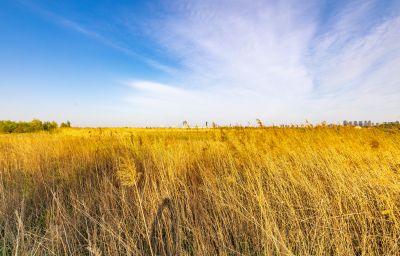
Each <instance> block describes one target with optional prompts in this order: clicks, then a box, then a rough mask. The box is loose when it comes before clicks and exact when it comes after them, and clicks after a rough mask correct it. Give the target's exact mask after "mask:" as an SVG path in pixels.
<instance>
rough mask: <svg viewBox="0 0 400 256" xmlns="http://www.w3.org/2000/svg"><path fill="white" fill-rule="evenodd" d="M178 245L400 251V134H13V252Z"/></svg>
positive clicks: (8, 182) (343, 130) (9, 195)
mask: <svg viewBox="0 0 400 256" xmlns="http://www.w3.org/2000/svg"><path fill="white" fill-rule="evenodd" d="M165 198H168V200H164V199H165ZM175 248H176V249H175ZM174 250H176V251H177V253H176V254H178V253H179V254H180V255H400V253H399V252H400V132H399V130H395V129H382V128H368V129H353V128H351V127H314V128H310V127H307V128H268V127H261V128H240V127H237V128H211V129H194V128H191V129H161V128H160V129H124V128H120V129H78V128H71V129H70V128H67V129H62V130H60V131H59V132H53V133H47V132H39V133H34V134H7V135H0V254H1V255H54V254H55V255H151V254H153V255H159V254H173V252H174Z"/></svg>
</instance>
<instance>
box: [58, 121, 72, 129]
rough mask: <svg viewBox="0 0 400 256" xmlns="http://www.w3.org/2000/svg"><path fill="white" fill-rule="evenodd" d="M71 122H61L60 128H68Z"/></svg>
mask: <svg viewBox="0 0 400 256" xmlns="http://www.w3.org/2000/svg"><path fill="white" fill-rule="evenodd" d="M70 127H71V122H70V121H67V122H66V123H61V125H60V128H70Z"/></svg>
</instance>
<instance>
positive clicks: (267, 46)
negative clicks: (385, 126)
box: [136, 1, 400, 122]
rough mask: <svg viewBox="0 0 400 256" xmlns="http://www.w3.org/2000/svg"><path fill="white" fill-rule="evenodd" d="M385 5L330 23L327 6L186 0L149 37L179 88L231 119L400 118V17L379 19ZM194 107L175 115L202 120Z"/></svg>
mask: <svg viewBox="0 0 400 256" xmlns="http://www.w3.org/2000/svg"><path fill="white" fill-rule="evenodd" d="M377 4H378V2H377V1H363V2H357V3H350V4H346V5H343V6H341V7H340V8H339V10H338V11H337V13H336V14H334V15H332V16H331V17H330V18H329V20H328V21H326V22H325V24H322V21H321V19H320V17H321V11H322V9H323V6H321V4H320V3H318V2H309V4H308V5H304V3H301V4H300V3H298V2H296V1H282V2H279V3H272V2H266V1H252V4H248V2H247V1H201V2H198V1H183V2H181V4H175V5H174V6H172V7H171V6H170V8H171V9H170V10H169V11H170V15H166V17H164V18H163V19H161V20H160V19H157V20H154V21H151V22H153V29H152V30H150V31H151V33H152V34H151V35H150V36H151V37H152V38H153V40H154V41H156V42H158V43H159V45H160V47H162V48H163V49H165V51H166V52H167V53H168V54H169V55H170V56H174V57H175V58H176V59H177V60H178V61H179V63H180V64H181V66H182V69H181V70H180V72H178V74H176V85H177V86H179V87H183V88H186V90H188V91H189V93H187V94H190V95H192V98H196V96H198V98H203V99H202V100H198V101H192V105H193V104H200V103H201V102H204V103H205V104H206V105H207V108H204V110H203V111H201V113H204V112H207V111H209V112H208V113H209V116H214V117H222V120H224V121H227V122H232V121H234V120H237V121H242V122H243V121H244V120H245V119H246V118H247V120H248V119H251V118H253V117H254V116H259V117H261V118H265V119H267V120H269V121H270V122H284V121H287V120H292V121H297V122H301V121H303V120H304V119H306V118H311V119H312V120H314V121H321V120H323V119H328V120H330V121H338V120H341V119H347V118H348V119H354V118H362V119H366V118H368V119H376V120H385V119H393V118H400V117H399V115H400V113H398V110H399V109H400V76H398V74H399V72H400V65H399V64H400V44H399V43H398V42H400V34H399V33H398V31H400V22H399V21H400V18H399V16H396V15H392V16H385V19H382V17H375V18H374V19H371V18H370V17H371V15H372V14H373V12H374V11H376V8H377ZM382 15H383V14H382ZM163 94H164V92H158V91H157V92H156V91H153V92H152V93H151V94H136V98H137V99H138V98H141V99H142V100H143V99H145V98H154V97H156V98H157V97H160V96H161V95H163ZM187 94H182V95H180V94H176V95H169V96H168V97H169V99H171V100H170V102H174V103H165V104H163V105H162V106H161V105H160V107H159V108H157V105H155V110H157V109H158V110H159V111H160V112H162V111H163V109H165V108H168V104H174V105H175V106H176V105H179V102H185V103H186V101H185V100H184V99H183V98H184V97H187ZM157 95H159V96H157ZM138 102H139V101H138ZM177 102H178V103H177ZM222 102H223V103H222ZM224 106H229V107H228V108H226V107H224ZM185 109H191V110H192V111H191V112H190V111H189V113H186V111H185V110H179V109H178V110H177V112H176V113H175V117H176V119H180V118H185V115H192V116H194V118H193V119H195V120H196V119H199V118H197V116H198V117H200V115H199V114H198V112H196V111H195V107H194V106H190V107H185ZM232 113H235V114H232ZM153 116H154V118H156V116H157V113H156V112H154V115H153ZM201 116H205V115H203V114H202V115H201Z"/></svg>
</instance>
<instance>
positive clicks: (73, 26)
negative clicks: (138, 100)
mask: <svg viewBox="0 0 400 256" xmlns="http://www.w3.org/2000/svg"><path fill="white" fill-rule="evenodd" d="M20 3H21V4H23V5H25V6H26V7H28V8H29V9H30V10H32V11H33V12H35V13H37V14H39V15H41V16H42V17H44V18H46V19H48V20H50V21H51V22H54V23H56V24H58V25H61V26H63V27H65V28H67V29H70V30H73V31H75V32H78V33H80V34H82V35H84V36H87V37H90V38H92V39H94V40H96V41H98V42H100V43H102V44H104V45H107V46H109V47H111V48H113V49H115V50H117V51H119V52H121V53H123V54H125V55H127V56H130V57H132V58H135V59H137V60H139V61H141V62H143V63H145V64H147V65H149V66H150V67H153V68H155V69H157V70H160V71H162V72H165V73H168V74H174V73H175V72H176V69H175V68H173V67H170V66H168V65H164V64H162V63H160V62H159V61H157V60H155V59H152V58H149V57H146V56H144V55H142V54H140V53H137V52H135V51H133V50H131V49H130V48H129V47H128V46H125V45H123V44H122V43H121V42H119V41H118V39H116V38H113V39H111V38H110V37H107V36H104V35H102V34H101V33H99V32H97V31H94V30H93V29H90V28H87V27H85V26H84V25H83V24H80V23H78V22H76V21H73V20H71V19H68V18H65V17H63V16H61V15H58V14H56V13H54V12H52V11H50V10H47V9H44V8H41V7H40V6H39V5H35V4H33V3H31V2H28V1H22V0H21V1H20Z"/></svg>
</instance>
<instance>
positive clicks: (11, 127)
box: [0, 119, 71, 133]
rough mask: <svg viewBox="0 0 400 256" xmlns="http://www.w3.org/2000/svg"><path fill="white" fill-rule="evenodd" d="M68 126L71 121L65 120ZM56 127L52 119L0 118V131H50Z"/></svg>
mask: <svg viewBox="0 0 400 256" xmlns="http://www.w3.org/2000/svg"><path fill="white" fill-rule="evenodd" d="M67 124H68V125H69V127H71V123H70V122H67ZM57 128H58V124H57V123H56V122H54V121H52V122H49V121H46V122H42V121H40V120H39V119H33V120H32V121H31V122H15V121H10V120H3V121H1V120H0V133H27V132H38V131H52V130H55V129H57Z"/></svg>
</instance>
